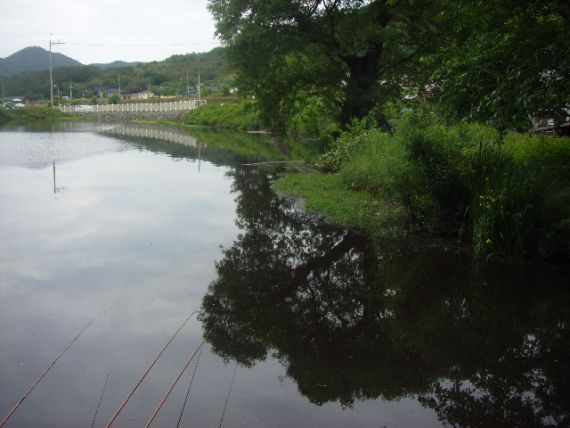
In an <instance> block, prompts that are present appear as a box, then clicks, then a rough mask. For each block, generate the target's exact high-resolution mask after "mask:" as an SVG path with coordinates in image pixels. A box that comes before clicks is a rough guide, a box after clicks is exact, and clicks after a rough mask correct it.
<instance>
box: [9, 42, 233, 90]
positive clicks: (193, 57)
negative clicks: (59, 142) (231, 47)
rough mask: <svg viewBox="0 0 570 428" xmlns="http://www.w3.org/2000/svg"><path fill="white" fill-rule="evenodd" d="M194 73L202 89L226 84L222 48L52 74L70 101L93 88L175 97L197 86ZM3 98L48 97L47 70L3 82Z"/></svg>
mask: <svg viewBox="0 0 570 428" xmlns="http://www.w3.org/2000/svg"><path fill="white" fill-rule="evenodd" d="M198 73H200V77H201V81H202V83H204V85H205V86H212V87H214V86H215V87H221V86H223V85H226V84H227V83H228V80H229V75H230V68H229V65H228V62H227V61H226V55H225V51H224V49H223V48H215V49H213V50H211V51H210V52H205V53H189V54H184V55H173V56H171V57H169V58H167V59H165V60H164V61H153V62H149V63H139V64H136V65H130V66H125V67H116V68H101V67H98V66H93V65H91V66H73V67H61V68H58V69H56V70H54V84H55V85H57V86H58V87H59V88H60V91H61V94H62V95H67V94H68V93H69V85H70V82H71V85H72V88H73V93H74V97H75V96H80V95H81V92H82V91H85V90H92V89H94V88H102V87H103V88H110V87H118V85H119V82H120V85H121V91H122V92H123V93H134V92H139V91H142V90H146V89H148V88H149V87H150V89H151V90H152V91H153V92H154V93H155V94H157V95H178V94H184V93H185V91H186V85H187V77H188V84H189V85H190V86H196V85H197V79H198ZM4 86H5V93H6V96H8V97H10V96H22V97H25V98H26V99H29V100H38V99H47V98H48V97H49V74H48V70H43V71H37V72H32V73H20V74H18V75H14V76H10V77H7V78H5V79H4Z"/></svg>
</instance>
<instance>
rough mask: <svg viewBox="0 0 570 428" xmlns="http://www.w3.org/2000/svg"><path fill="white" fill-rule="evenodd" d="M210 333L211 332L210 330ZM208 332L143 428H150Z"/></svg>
mask: <svg viewBox="0 0 570 428" xmlns="http://www.w3.org/2000/svg"><path fill="white" fill-rule="evenodd" d="M210 331H211V330H210ZM210 331H208V334H206V336H205V337H204V340H202V342H200V344H199V345H198V348H196V350H195V351H194V353H193V354H192V356H191V357H190V359H189V360H188V362H187V363H186V365H185V366H184V368H183V369H182V370H181V371H180V373H179V374H178V377H177V378H176V380H175V381H174V382H173V383H172V385H171V386H170V389H169V390H168V392H167V393H166V395H165V396H164V398H163V399H162V401H161V402H160V404H159V405H158V407H157V408H156V410H155V411H154V413H153V414H152V416H151V417H150V419H149V420H148V422H147V423H146V425H145V428H148V427H150V425H151V424H152V422H153V421H154V419H155V418H156V416H157V415H158V412H160V409H162V406H164V403H166V400H168V397H170V394H171V393H172V391H173V390H174V387H175V386H176V384H177V383H178V382H179V381H180V378H181V377H182V375H183V374H184V372H185V371H186V369H187V368H188V367H189V366H190V364H191V363H192V361H193V360H194V357H195V356H196V354H197V353H198V351H199V350H200V349H201V348H202V346H204V343H205V342H206V339H208V336H209V335H210Z"/></svg>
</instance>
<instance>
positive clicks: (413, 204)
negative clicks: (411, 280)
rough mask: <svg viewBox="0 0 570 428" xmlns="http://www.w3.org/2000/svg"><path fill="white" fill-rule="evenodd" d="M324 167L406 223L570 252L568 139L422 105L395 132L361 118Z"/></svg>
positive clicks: (478, 243)
mask: <svg viewBox="0 0 570 428" xmlns="http://www.w3.org/2000/svg"><path fill="white" fill-rule="evenodd" d="M317 164H318V165H319V166H321V167H322V168H323V169H325V170H329V171H330V170H333V171H337V170H339V171H340V179H341V182H342V183H343V185H344V186H345V188H348V189H352V190H355V191H358V192H362V191H365V192H367V193H368V194H370V195H372V196H374V197H375V198H377V199H378V200H380V201H384V202H385V203H388V204H392V205H396V206H399V207H401V209H402V210H403V211H404V212H405V213H406V216H407V227H408V229H412V230H420V231H432V232H440V233H446V234H449V233H455V234H457V233H458V234H459V235H460V236H468V237H470V238H471V239H472V240H473V245H474V247H475V250H476V251H477V252H478V253H480V254H491V253H501V254H506V255H510V256H515V257H536V256H541V257H548V258H550V259H555V258H561V259H565V258H566V259H567V258H568V257H570V251H569V250H570V245H568V242H569V240H568V238H569V237H570V234H569V230H570V229H569V224H570V169H569V168H568V165H570V144H569V141H568V139H567V138H556V137H549V136H536V135H535V136H530V135H523V134H514V133H511V134H507V135H506V136H502V135H501V134H499V133H498V132H497V131H496V130H495V129H494V128H491V127H489V126H484V125H479V124H459V125H453V126H446V125H444V124H443V123H442V122H441V120H439V119H438V117H436V116H434V115H433V114H431V113H430V112H426V111H423V112H422V111H420V112H414V113H411V114H408V115H406V116H404V117H403V118H402V119H401V120H400V122H399V124H398V126H397V129H396V133H395V135H394V136H390V135H388V134H385V133H383V132H381V131H379V130H377V129H375V128H372V129H365V127H364V126H363V124H362V123H360V124H359V125H358V126H355V127H353V128H352V129H351V130H350V131H347V132H345V133H343V134H342V136H341V137H340V138H339V139H338V140H337V141H335V143H334V145H333V147H332V149H331V151H330V152H329V153H328V154H326V155H325V156H323V157H322V158H321V159H320V160H319V162H317Z"/></svg>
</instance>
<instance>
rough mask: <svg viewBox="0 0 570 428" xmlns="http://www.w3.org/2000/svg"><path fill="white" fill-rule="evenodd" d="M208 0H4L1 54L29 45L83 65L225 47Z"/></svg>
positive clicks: (0, 11)
mask: <svg viewBox="0 0 570 428" xmlns="http://www.w3.org/2000/svg"><path fill="white" fill-rule="evenodd" d="M207 3H208V2H207V0H0V58H5V57H7V56H9V55H11V54H13V53H14V52H17V51H18V50H20V49H22V48H25V47H27V46H41V47H43V48H45V49H48V47H49V46H48V44H49V40H50V38H51V39H52V40H58V39H59V40H61V41H63V42H65V44H64V45H61V46H55V47H54V49H53V50H54V51H55V52H60V53H62V54H64V55H67V56H70V57H71V58H73V59H76V60H78V61H80V62H82V63H83V64H90V63H94V62H104V63H107V62H112V61H115V60H124V61H154V60H162V59H165V58H167V57H169V56H170V55H174V54H184V53H189V52H205V51H209V50H211V49H212V48H214V47H216V46H219V42H218V41H217V40H216V39H215V37H214V24H213V21H212V17H211V16H210V13H209V12H208V10H207V8H206V5H207Z"/></svg>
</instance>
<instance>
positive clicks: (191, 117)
mask: <svg viewBox="0 0 570 428" xmlns="http://www.w3.org/2000/svg"><path fill="white" fill-rule="evenodd" d="M185 122H186V124H188V125H201V126H210V127H213V128H225V129H241V130H258V129H261V127H262V126H261V125H262V124H261V119H260V117H259V112H258V110H257V107H256V104H255V102H254V101H250V100H238V101H231V102H224V103H221V104H214V103H208V104H206V105H204V106H202V107H200V108H198V109H196V110H193V111H191V112H190V113H189V114H188V117H187V118H186V120H185Z"/></svg>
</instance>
